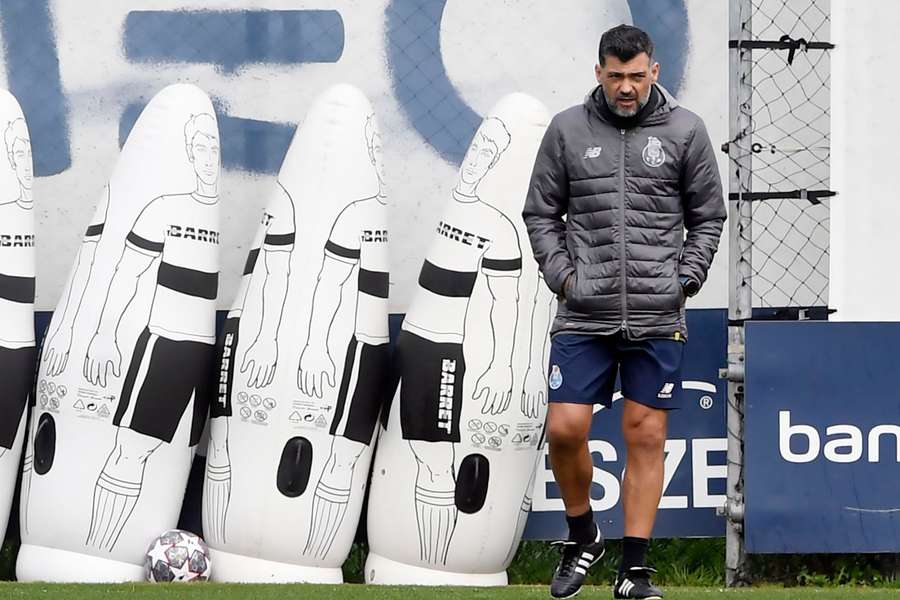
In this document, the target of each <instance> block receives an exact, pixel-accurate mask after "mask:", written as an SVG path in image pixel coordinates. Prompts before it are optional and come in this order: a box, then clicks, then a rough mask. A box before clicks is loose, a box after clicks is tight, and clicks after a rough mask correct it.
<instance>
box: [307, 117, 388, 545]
mask: <svg viewBox="0 0 900 600" xmlns="http://www.w3.org/2000/svg"><path fill="white" fill-rule="evenodd" d="M365 137H366V147H367V149H368V154H369V161H370V163H371V165H372V169H373V171H374V172H375V175H376V178H377V181H378V192H377V193H376V194H375V196H372V197H371V198H364V199H362V200H357V201H355V202H352V203H351V204H349V205H348V206H347V207H345V208H344V209H343V210H342V211H341V213H340V214H339V215H338V217H337V219H336V220H335V222H334V225H333V226H332V228H331V233H330V234H329V236H328V241H327V242H326V243H325V249H324V259H323V261H322V269H321V271H319V276H318V279H317V281H316V289H315V291H314V292H313V298H312V307H311V308H310V318H309V332H308V334H307V339H306V344H305V345H304V348H303V352H302V353H301V355H300V365H299V368H298V371H297V383H298V387H299V388H300V390H301V391H302V392H303V393H304V394H306V395H308V396H310V397H312V396H316V397H319V398H321V397H322V393H323V391H324V389H323V388H324V387H325V385H328V386H330V387H334V384H335V368H334V361H333V360H332V358H331V355H330V354H329V352H328V341H329V339H330V337H331V333H332V332H331V326H332V324H333V323H334V318H335V316H336V315H337V311H338V308H339V307H340V304H341V292H342V290H343V286H344V283H346V282H347V280H348V279H349V278H350V275H351V274H352V273H353V271H354V270H356V272H357V275H356V281H357V295H356V311H355V315H354V321H353V322H354V328H353V335H352V337H351V338H350V340H349V341H344V340H341V341H340V342H339V344H340V345H344V344H345V343H346V344H347V354H346V358H345V361H344V370H343V376H342V378H341V382H340V388H339V390H338V397H337V405H336V406H335V411H334V418H333V420H332V423H331V428H330V430H329V433H331V435H332V436H333V437H332V440H331V451H330V453H329V456H328V459H327V460H326V461H325V468H324V469H323V470H322V475H321V477H320V478H319V481H318V483H317V484H316V491H315V494H314V495H313V505H312V517H311V520H310V527H309V535H308V537H307V541H306V545H305V546H304V548H303V553H304V554H306V555H309V556H313V557H315V558H318V559H324V558H325V557H326V556H327V555H328V552H329V551H330V550H331V546H332V544H333V543H334V540H335V538H336V537H337V534H338V531H339V530H340V528H341V524H342V523H343V521H344V515H345V514H346V512H347V505H348V504H349V503H350V487H351V483H352V482H353V472H354V470H355V469H356V463H357V461H358V460H359V457H360V456H361V455H362V453H363V450H364V449H365V448H367V447H368V446H369V444H371V443H372V437H373V436H374V433H375V426H376V425H377V424H378V415H379V412H380V411H381V404H382V400H383V399H384V392H385V386H386V373H387V365H388V354H387V351H388V347H387V344H388V339H389V336H388V322H387V312H388V305H387V303H388V289H389V285H390V284H389V275H388V262H389V260H388V246H387V244H388V232H387V227H386V225H387V214H386V213H387V199H386V197H385V193H384V173H383V170H382V163H381V135H380V134H379V132H378V127H377V125H376V122H375V115H374V114H372V115H369V117H368V118H367V119H366V125H365Z"/></svg>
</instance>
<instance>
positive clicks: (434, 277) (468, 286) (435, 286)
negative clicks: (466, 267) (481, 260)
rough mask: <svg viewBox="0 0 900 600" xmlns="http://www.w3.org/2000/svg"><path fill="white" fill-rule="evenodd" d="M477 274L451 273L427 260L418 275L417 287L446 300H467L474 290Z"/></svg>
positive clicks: (466, 272)
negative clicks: (444, 297) (446, 298)
mask: <svg viewBox="0 0 900 600" xmlns="http://www.w3.org/2000/svg"><path fill="white" fill-rule="evenodd" d="M477 277H478V273H475V272H472V271H451V270H449V269H443V268H441V267H438V266H436V265H433V264H432V263H430V262H428V261H427V260H426V261H425V262H424V264H422V271H421V272H420V273H419V285H420V286H422V287H423V288H425V289H426V290H428V291H429V292H433V293H435V294H437V295H438V296H447V297H448V298H468V297H470V296H471V295H472V290H473V289H475V279H476V278H477Z"/></svg>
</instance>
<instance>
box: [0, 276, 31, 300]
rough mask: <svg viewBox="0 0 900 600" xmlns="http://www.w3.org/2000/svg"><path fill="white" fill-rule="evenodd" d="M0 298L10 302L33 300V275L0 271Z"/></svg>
mask: <svg viewBox="0 0 900 600" xmlns="http://www.w3.org/2000/svg"><path fill="white" fill-rule="evenodd" d="M0 298H3V299H4V300H9V301H10V302H22V303H30V302H34V277H17V276H15V275H4V274H2V273H0Z"/></svg>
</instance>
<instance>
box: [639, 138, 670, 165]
mask: <svg viewBox="0 0 900 600" xmlns="http://www.w3.org/2000/svg"><path fill="white" fill-rule="evenodd" d="M641 157H642V158H643V159H644V164H645V165H647V166H648V167H653V168H656V167H659V166H661V165H662V164H663V163H664V162H666V152H665V150H663V147H662V142H661V141H659V138H657V137H653V136H652V135H651V136H650V137H648V138H647V145H646V146H644V150H643V151H642V152H641Z"/></svg>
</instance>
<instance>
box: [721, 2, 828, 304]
mask: <svg viewBox="0 0 900 600" xmlns="http://www.w3.org/2000/svg"><path fill="white" fill-rule="evenodd" d="M749 6H750V9H749V11H748V12H747V14H743V15H741V18H742V23H743V25H744V29H745V31H748V32H751V34H750V36H749V41H742V42H741V44H742V47H744V48H749V49H751V50H752V52H751V60H750V61H749V69H748V72H745V73H741V74H740V76H741V81H742V83H743V84H744V85H745V86H748V87H749V90H750V92H749V97H748V103H747V104H745V105H744V109H745V111H746V112H747V113H749V122H748V126H745V127H744V128H742V130H741V131H740V132H739V133H738V136H737V137H736V138H735V139H733V140H732V143H737V144H738V146H739V147H740V148H742V152H740V153H735V152H732V153H731V155H732V160H733V164H734V165H735V166H736V167H737V169H739V170H741V171H746V172H745V173H742V175H741V179H742V180H743V181H745V184H744V185H745V189H743V190H741V192H740V193H742V194H743V199H744V200H749V201H750V202H751V205H752V209H751V213H752V218H751V231H752V234H751V236H750V238H749V240H748V241H749V247H750V249H751V256H750V257H749V258H750V263H751V265H752V269H751V270H750V272H751V274H752V275H751V277H752V303H753V306H754V307H779V308H781V307H791V308H800V309H805V308H809V307H824V306H827V305H828V255H829V198H830V197H831V196H832V195H833V193H832V192H831V191H829V156H830V70H831V68H830V67H831V66H830V52H829V51H830V49H831V47H832V46H831V44H830V43H828V39H829V36H830V0H752V2H750V3H749ZM732 193H736V192H735V190H732Z"/></svg>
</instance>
